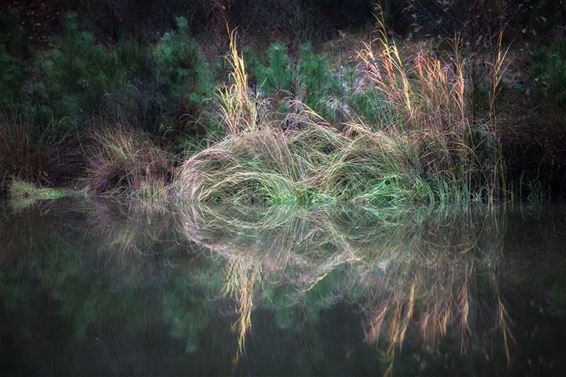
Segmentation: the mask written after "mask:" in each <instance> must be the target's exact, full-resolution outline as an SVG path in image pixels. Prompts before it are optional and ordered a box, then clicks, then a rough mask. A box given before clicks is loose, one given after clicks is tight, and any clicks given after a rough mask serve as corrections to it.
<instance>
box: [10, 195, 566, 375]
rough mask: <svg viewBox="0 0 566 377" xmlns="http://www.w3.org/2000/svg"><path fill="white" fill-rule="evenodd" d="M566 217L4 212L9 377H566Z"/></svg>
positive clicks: (92, 206) (26, 207)
mask: <svg viewBox="0 0 566 377" xmlns="http://www.w3.org/2000/svg"><path fill="white" fill-rule="evenodd" d="M565 220H566V209H565V208H562V207H560V206H553V207H545V208H522V209H506V210H501V209H500V210H494V211H487V210H479V209H474V210H469V211H466V212H461V211H459V212H458V211H447V210H445V211H438V210H437V211H425V210H422V209H415V210H412V211H406V212H405V213H399V212H396V211H392V210H380V211H377V210H372V209H369V208H362V207H340V208H336V207H322V208H314V209H308V210H307V209H294V208H287V207H279V208H275V209H270V210H268V209H262V208H242V209H226V208H210V207H186V208H177V207H175V208H173V207H170V206H169V207H168V206H164V205H148V204H140V203H138V204H135V203H130V204H128V205H118V204H115V203H114V204H113V203H108V202H88V201H75V202H72V201H69V202H67V201H58V202H44V203H36V204H30V203H22V204H13V203H12V204H10V203H6V202H3V203H0V263H1V270H0V375H2V376H11V375H17V376H23V375H42V376H64V375H72V376H75V375H81V376H90V375H104V376H110V375H142V376H145V375H147V376H150V375H160V376H163V375H171V376H173V375H174V376H180V375H383V374H389V375H393V376H405V375H450V376H453V375H470V376H479V375H481V376H484V375H493V376H503V375H566V359H565V358H564V356H563V355H564V350H563V349H562V347H563V344H564V341H565V340H566V258H565V257H564V250H563V249H564V245H566V222H565Z"/></svg>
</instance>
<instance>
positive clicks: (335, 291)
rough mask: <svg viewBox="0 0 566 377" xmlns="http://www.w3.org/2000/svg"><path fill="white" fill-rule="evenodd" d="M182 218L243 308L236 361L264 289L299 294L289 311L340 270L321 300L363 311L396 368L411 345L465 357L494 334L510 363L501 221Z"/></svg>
mask: <svg viewBox="0 0 566 377" xmlns="http://www.w3.org/2000/svg"><path fill="white" fill-rule="evenodd" d="M240 211H241V212H240ZM181 213H182V216H181V224H182V227H183V231H184V232H185V234H186V236H187V237H188V238H190V239H191V240H192V241H195V242H197V243H198V244H201V245H203V246H205V247H206V248H208V249H209V250H210V252H211V253H212V255H218V256H221V257H222V258H224V259H225V260H226V261H227V265H228V268H227V271H226V285H225V292H226V293H228V294H230V295H231V296H232V297H234V298H235V300H236V302H237V308H238V309H237V313H238V320H237V321H236V323H235V324H234V327H235V330H237V331H238V333H239V343H238V355H239V354H240V353H241V352H242V350H243V342H244V338H245V335H246V333H247V331H249V328H250V327H251V311H252V308H253V304H252V303H253V302H254V299H253V297H254V296H256V295H259V294H260V292H261V291H262V290H263V289H264V287H265V286H266V285H286V286H291V287H293V289H292V290H291V291H289V292H288V293H287V294H288V295H290V296H291V297H292V299H291V301H288V300H281V301H282V302H292V303H298V302H300V301H304V300H303V298H305V297H307V296H309V294H310V293H311V292H312V291H313V290H314V289H316V287H317V286H319V285H320V284H321V283H322V282H324V281H326V280H325V279H327V278H328V276H329V275H330V274H331V273H333V272H334V271H339V270H344V269H342V267H345V268H346V269H345V270H344V271H345V274H346V275H345V279H343V280H340V282H339V283H338V281H337V283H338V285H333V287H332V288H331V289H330V291H325V292H326V293H325V295H324V297H320V299H321V300H333V298H336V297H350V300H353V301H354V302H357V303H358V304H359V305H360V306H361V308H362V310H363V312H364V313H366V318H367V323H366V339H367V341H368V342H370V343H377V342H378V340H379V339H382V340H384V341H385V355H386V356H387V357H388V358H389V359H390V360H391V361H393V360H394V356H395V353H396V352H397V350H398V349H400V348H401V347H402V345H403V343H404V342H405V340H406V339H407V337H408V336H409V335H410V336H412V337H415V336H417V334H418V339H420V341H421V342H423V343H425V344H427V345H429V346H431V347H437V346H438V345H439V344H440V343H441V341H442V340H443V339H445V338H449V339H454V340H457V341H459V343H460V349H461V352H463V353H465V352H468V351H469V350H476V349H477V348H478V347H479V348H480V349H482V348H485V347H486V346H487V345H486V344H482V343H481V342H482V341H485V339H482V338H483V337H484V336H483V335H482V334H480V333H478V331H485V329H489V328H490V327H496V328H498V329H500V331H501V334H502V343H503V348H504V350H505V352H506V354H507V355H508V351H507V349H508V339H509V336H510V334H509V328H508V324H507V321H508V318H507V313H506V310H505V306H504V304H503V299H502V297H501V295H500V294H499V291H498V288H497V284H496V281H497V279H496V275H495V273H496V272H495V267H496V263H497V256H498V253H499V250H500V247H501V245H502V236H501V234H502V233H501V232H500V230H499V228H498V226H500V224H497V219H496V218H495V217H494V216H493V214H487V215H481V214H477V213H474V212H473V211H472V210H470V211H469V212H464V213H456V214H450V213H438V212H432V213H426V211H424V212H423V213H419V212H418V211H416V212H413V213H399V212H396V211H392V212H391V213H388V212H387V211H381V212H376V210H375V209H365V208H352V207H341V208H340V207H318V208H313V209H311V210H309V211H306V210H300V209H299V210H297V209H296V208H295V209H294V208H292V207H280V208H271V209H264V208H256V209H251V210H249V211H247V212H245V211H243V210H242V208H241V207H236V208H235V210H233V211H230V210H229V209H227V208H226V207H223V208H209V207H191V208H190V209H189V208H187V209H182V210H181ZM260 304H261V300H260V302H259V303H257V305H260ZM283 310H284V309H283ZM490 322H491V325H489V323H490ZM488 339H489V338H488ZM415 340H416V339H415ZM489 341H493V342H495V341H496V340H495V339H489ZM380 348H381V347H380Z"/></svg>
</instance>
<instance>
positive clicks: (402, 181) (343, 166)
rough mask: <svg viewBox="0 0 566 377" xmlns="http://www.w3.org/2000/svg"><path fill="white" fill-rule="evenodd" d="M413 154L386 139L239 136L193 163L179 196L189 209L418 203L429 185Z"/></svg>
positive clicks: (315, 130) (184, 171) (322, 134)
mask: <svg viewBox="0 0 566 377" xmlns="http://www.w3.org/2000/svg"><path fill="white" fill-rule="evenodd" d="M408 151H410V148H409V147H408V140H402V139H394V138H392V137H391V136H388V135H385V134H383V133H380V134H371V135H370V134H367V133H364V134H355V132H354V131H352V134H351V135H344V134H341V133H339V132H337V131H336V130H334V129H332V128H330V127H323V126H313V127H312V128H309V129H308V130H297V131H291V130H289V131H280V130H270V129H266V130H262V131H258V132H254V133H249V134H243V135H235V136H232V137H230V138H228V139H226V140H225V141H223V142H221V143H218V144H217V145H215V146H213V147H211V148H208V149H206V150H204V151H202V152H200V153H198V154H196V155H195V156H193V157H192V158H190V159H189V160H187V161H186V162H185V163H184V164H183V165H182V166H181V168H180V172H179V176H178V184H179V187H178V188H179V193H180V195H181V196H182V197H183V198H185V199H186V200H188V201H190V202H232V203H240V204H283V203H286V204H312V203H321V202H336V201H356V202H364V203H375V204H377V203H385V202H387V203H400V202H403V201H413V200H415V201H417V200H419V198H417V196H420V199H422V198H424V197H425V196H426V195H427V194H426V189H425V188H426V187H427V184H426V182H424V181H422V180H421V179H420V177H419V176H418V174H416V172H417V170H416V169H417V168H418V165H417V164H416V161H415V160H414V159H412V156H411V155H410V154H409V153H407V152H408Z"/></svg>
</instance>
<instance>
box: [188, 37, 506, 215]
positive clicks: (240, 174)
mask: <svg viewBox="0 0 566 377" xmlns="http://www.w3.org/2000/svg"><path fill="white" fill-rule="evenodd" d="M386 35H387V34H386V32H385V31H382V33H381V36H380V38H379V39H378V40H377V41H375V42H372V43H368V44H367V45H366V46H365V48H364V49H363V50H362V51H360V53H359V57H360V60H361V63H362V64H363V65H364V71H363V73H362V79H363V80H364V85H365V87H366V89H365V90H366V91H371V92H372V93H374V94H375V95H374V97H372V99H371V100H370V101H373V102H375V104H374V105H375V107H370V108H382V109H383V108H386V110H384V111H383V113H384V114H380V115H379V116H378V117H375V116H374V117H373V118H371V119H373V120H377V121H378V122H377V124H369V123H368V121H367V119H368V118H367V117H366V116H364V114H361V115H358V114H356V113H354V112H353V111H352V110H351V109H350V113H349V114H345V115H347V119H346V121H345V122H341V123H334V124H329V123H328V122H327V121H326V120H325V119H324V118H323V116H321V114H320V112H319V111H316V110H313V109H312V108H311V107H309V106H308V103H307V105H301V104H300V103H299V104H298V105H297V103H296V101H294V102H293V103H292V105H293V106H294V108H295V109H296V111H295V112H294V113H290V114H288V115H287V117H286V119H284V120H283V121H282V122H281V121H279V120H278V117H277V116H276V115H275V116H274V115H273V114H269V113H268V114H267V115H266V114H260V115H261V116H260V115H258V109H261V105H262V104H261V102H260V101H259V100H258V98H257V97H255V98H254V97H252V96H251V95H250V93H249V90H248V85H247V84H248V83H247V73H246V71H245V63H244V61H243V59H242V57H241V56H240V55H239V53H238V51H237V48H236V45H235V38H234V35H233V34H232V40H231V60H230V62H231V64H232V68H233V73H232V75H231V77H232V79H233V82H234V84H233V85H232V86H231V87H229V88H227V89H226V90H223V91H221V92H220V97H221V102H222V104H223V107H222V115H223V122H224V123H225V124H226V128H227V131H228V133H229V134H230V136H229V137H228V138H227V139H226V140H224V141H223V142H221V143H218V144H217V145H214V146H212V147H210V148H208V149H206V150H204V151H202V152H201V153H198V154H197V155H195V156H193V157H191V158H190V159H189V160H188V161H186V162H185V163H184V164H182V166H181V168H180V172H179V182H178V188H179V193H180V194H181V196H183V197H184V198H186V199H187V200H188V201H191V202H198V201H205V202H206V201H215V202H216V201H228V202H235V203H268V204H273V203H298V204H309V203H313V202H319V201H338V202H346V201H355V202H364V203H372V204H393V205H397V204H401V203H408V202H413V203H414V202H441V203H447V202H454V201H456V202H466V203H467V202H469V201H471V200H492V199H493V198H495V197H496V196H497V195H499V194H500V193H502V191H503V190H502V188H503V186H504V177H503V169H502V163H501V152H500V142H499V137H498V133H497V132H498V129H497V123H496V117H495V101H494V99H495V96H496V94H497V92H498V90H499V88H498V84H499V82H500V73H501V70H502V69H503V68H504V66H503V60H504V57H505V54H504V53H502V52H499V53H498V55H497V58H496V61H495V63H494V64H493V71H492V86H491V94H492V95H491V99H490V102H489V107H490V112H489V114H488V116H487V117H486V118H485V119H477V117H474V114H473V112H472V111H471V110H469V109H468V107H469V106H468V103H469V98H468V93H467V81H466V77H467V76H466V75H467V73H466V70H465V60H464V59H463V57H462V54H461V53H460V43H459V41H455V42H454V46H455V49H454V53H453V54H452V55H451V56H450V59H446V60H443V59H441V58H440V57H438V56H435V55H434V54H432V53H429V52H428V51H427V50H425V49H422V50H420V51H418V52H416V53H414V54H412V55H410V56H409V58H402V54H401V52H400V50H399V49H398V48H397V46H396V45H395V43H394V42H390V41H389V40H388V39H387V36H386ZM280 50H281V49H280V48H278V49H277V51H278V53H277V56H279V58H281V56H282V55H281V51H280ZM273 54H274V53H273V51H272V55H273ZM303 54H306V52H303ZM277 60H278V61H279V60H281V59H277ZM310 60H311V61H313V62H314V63H313V64H314V66H313V67H311V68H309V69H307V68H308V67H307V68H303V69H305V73H304V74H303V75H302V76H303V77H304V78H305V79H306V78H307V77H310V78H314V77H317V76H319V77H322V76H324V74H323V73H324V69H322V67H323V66H324V65H323V64H322V63H321V62H316V61H315V60H316V59H314V58H312V57H311V59H310ZM315 63H316V64H315ZM283 66H285V65H284V64H282V65H281V67H283ZM277 71H281V69H278V70H277ZM318 71H321V72H323V73H321V72H318ZM316 72H318V73H316ZM315 73H316V74H315ZM280 76H281V75H280ZM322 81H324V80H322ZM311 84H312V85H310V86H311V87H313V88H314V86H313V85H315V84H314V83H311ZM311 89H312V88H311ZM315 89H316V88H315ZM318 89H319V90H322V88H321V87H319V88H318ZM314 92H316V90H313V93H314ZM307 99H308V97H307ZM369 106H370V104H367V103H366V104H363V103H362V104H361V107H363V108H368V107H369Z"/></svg>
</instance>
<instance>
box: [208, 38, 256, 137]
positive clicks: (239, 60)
mask: <svg viewBox="0 0 566 377" xmlns="http://www.w3.org/2000/svg"><path fill="white" fill-rule="evenodd" d="M228 33H229V37H230V54H229V55H228V57H227V59H228V62H229V63H230V66H231V68H232V72H231V73H230V79H231V80H232V84H231V85H228V86H224V87H221V88H219V90H218V97H219V98H220V103H221V108H220V114H221V117H222V121H223V123H224V124H225V125H226V128H227V130H228V133H229V134H231V135H238V134H240V133H241V132H246V131H249V132H253V131H255V130H256V129H257V127H258V124H257V116H258V114H257V106H256V100H255V99H252V98H251V97H250V93H249V91H248V75H247V73H246V64H245V62H244V58H243V57H242V56H241V55H240V53H239V52H238V46H237V40H236V39H237V34H236V30H232V31H230V30H229V31H228Z"/></svg>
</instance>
